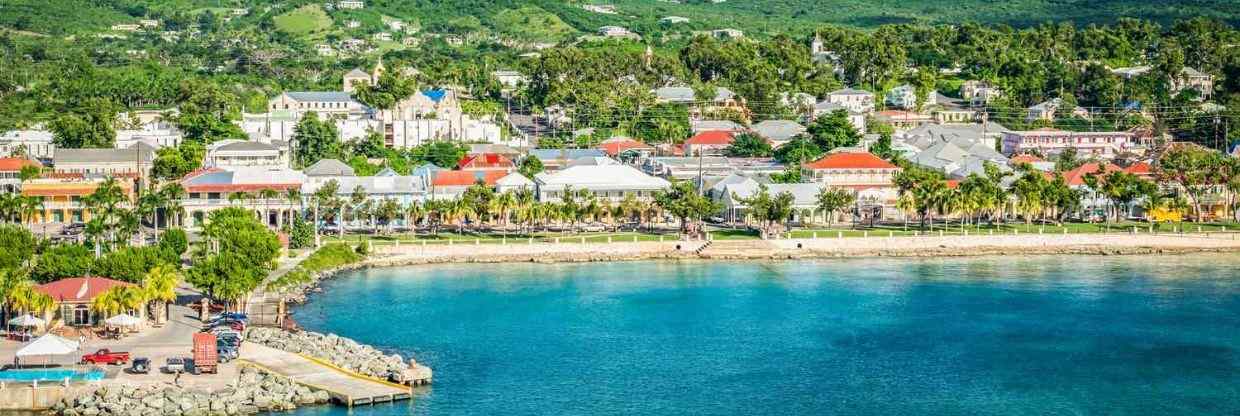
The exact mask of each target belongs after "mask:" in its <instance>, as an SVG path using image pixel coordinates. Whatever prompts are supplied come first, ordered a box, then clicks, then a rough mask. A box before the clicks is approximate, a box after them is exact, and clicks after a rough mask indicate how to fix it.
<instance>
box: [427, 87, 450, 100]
mask: <svg viewBox="0 0 1240 416" xmlns="http://www.w3.org/2000/svg"><path fill="white" fill-rule="evenodd" d="M422 95H425V96H426V98H430V99H431V101H434V102H436V103H438V102H439V100H442V99H443V97H444V96H445V95H448V92H447V91H444V90H442V89H434V90H426V91H422Z"/></svg>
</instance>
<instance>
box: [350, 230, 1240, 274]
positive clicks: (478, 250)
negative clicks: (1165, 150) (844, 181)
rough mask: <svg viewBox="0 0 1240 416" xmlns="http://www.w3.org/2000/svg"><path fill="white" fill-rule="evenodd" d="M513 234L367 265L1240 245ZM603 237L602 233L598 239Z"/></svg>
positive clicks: (1189, 237)
mask: <svg viewBox="0 0 1240 416" xmlns="http://www.w3.org/2000/svg"><path fill="white" fill-rule="evenodd" d="M581 241H582V240H580V239H572V238H564V239H561V241H560V242H559V243H554V242H551V243H548V242H530V241H529V240H516V239H512V240H508V241H505V242H502V243H494V242H492V243H490V244H487V243H482V242H481V241H478V242H474V243H470V242H458V243H454V244H442V243H441V244H420V243H416V242H411V243H393V242H383V243H380V242H373V243H372V244H373V250H374V252H375V253H376V255H375V256H372V257H371V258H370V259H369V260H367V261H366V262H365V263H364V264H365V265H370V266H396V265H406V264H426V263H454V262H462V263H475V262H548V263H549V262H577V261H623V260H644V259H680V260H693V259H788V258H815V257H841V256H859V257H875V256H893V257H927V256H945V257H955V256H974V255H1027V254H1175V253H1192V252H1231V251H1240V235H1238V234H1237V233H1232V232H1226V233H1223V232H1219V233H1201V234H1198V233H1184V234H1178V233H1157V234H1149V233H1140V232H1137V233H1111V234H1049V233H1042V234H1037V233H1023V234H1021V233H1017V234H987V233H982V234H972V235H942V236H939V235H935V234H929V235H922V236H915V237H914V236H908V237H901V236H887V235H884V234H879V233H875V234H867V235H865V236H855V237H845V236H843V234H842V233H821V234H819V235H817V238H814V237H813V236H811V238H791V239H776V240H725V239H719V240H712V241H709V242H704V241H672V240H666V241H662V242H659V241H645V242H642V241H639V242H631V241H630V242H623V241H612V242H610V243H607V242H590V241H587V242H584V243H583V242H581ZM595 241H597V240H595Z"/></svg>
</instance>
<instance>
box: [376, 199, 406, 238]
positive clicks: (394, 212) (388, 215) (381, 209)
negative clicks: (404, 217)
mask: <svg viewBox="0 0 1240 416" xmlns="http://www.w3.org/2000/svg"><path fill="white" fill-rule="evenodd" d="M401 212H402V210H401V209H400V204H399V203H397V202H396V200H395V199H391V198H384V199H383V202H380V203H379V206H378V207H376V208H375V217H376V218H379V219H380V220H382V221H383V223H384V225H385V227H384V228H385V229H386V232H387V233H388V234H391V233H392V228H394V227H395V225H396V218H399V217H400V215H401Z"/></svg>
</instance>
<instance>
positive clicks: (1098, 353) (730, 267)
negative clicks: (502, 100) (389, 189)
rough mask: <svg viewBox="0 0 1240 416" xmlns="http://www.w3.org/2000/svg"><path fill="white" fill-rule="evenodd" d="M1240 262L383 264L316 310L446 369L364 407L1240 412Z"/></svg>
mask: <svg viewBox="0 0 1240 416" xmlns="http://www.w3.org/2000/svg"><path fill="white" fill-rule="evenodd" d="M1237 260H1240V257H1234V256H1220V255H1196V256H1183V257H1160V256H1150V257H1028V258H999V257H994V258H976V259H947V260H943V259H926V260H919V259H860V260H829V261H828V260H824V261H803V262H784V263H756V262H755V263H705V262H701V263H699V262H692V263H661V262H637V263H610V264H609V263H590V264H563V265H535V264H503V265H445V266H428V267H411V268H396V269H376V270H368V271H361V272H356V273H352V274H349V275H346V276H343V277H341V278H339V279H336V280H333V281H330V282H328V283H326V285H325V289H326V291H325V294H323V295H319V296H316V297H315V298H313V299H312V300H311V302H310V303H309V304H307V305H304V306H301V307H299V308H297V309H296V310H295V311H294V315H295V317H296V319H297V320H298V322H299V323H301V324H303V325H304V326H306V327H308V328H309V329H312V330H317V331H327V332H335V333H339V334H342V335H345V336H349V337H353V338H356V339H358V340H359V341H362V342H366V343H370V344H373V345H375V346H377V347H380V348H382V349H384V350H387V351H389V352H398V353H401V354H402V355H405V356H410V355H411V356H413V357H416V358H417V359H418V360H419V361H421V362H424V363H426V364H428V365H430V366H431V367H432V368H433V369H434V370H435V384H434V385H433V386H431V387H428V388H423V389H419V390H418V391H417V397H416V399H415V400H414V401H412V402H405V403H400V404H395V405H384V406H379V407H373V408H371V407H359V408H355V409H354V410H353V414H356V415H400V414H431V415H498V414H504V415H544V414H555V415H565V414H567V415H630V414H640V415H683V414H693V415H737V414H746V415H792V414H842V415H897V414H909V415H911V414H933V415H1013V414H1018V415H1028V414H1056V415H1069V414H1071V415H1080V414H1095V415H1151V414H1154V415H1165V414H1193V415H1235V414H1240V354H1238V353H1237V351H1240V270H1238V269H1237V268H1236V267H1234V265H1235V264H1236V263H1237ZM345 413H346V412H345V410H344V409H343V408H339V407H318V408H312V409H305V410H300V411H299V414H306V415H309V414H325V415H327V414H330V415H336V414H341V415H343V414H345Z"/></svg>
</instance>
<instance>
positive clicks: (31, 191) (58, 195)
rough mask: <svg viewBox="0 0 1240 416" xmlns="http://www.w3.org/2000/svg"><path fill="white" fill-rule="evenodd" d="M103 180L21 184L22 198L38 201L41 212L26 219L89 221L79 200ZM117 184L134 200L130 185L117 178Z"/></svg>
mask: <svg viewBox="0 0 1240 416" xmlns="http://www.w3.org/2000/svg"><path fill="white" fill-rule="evenodd" d="M104 180H105V179H104V178H83V177H80V176H79V177H70V178H64V177H62V178H39V179H34V180H30V181H27V182H26V183H25V184H23V185H22V195H23V196H33V197H38V198H41V199H42V201H43V210H42V211H40V212H37V213H35V214H34V215H33V216H31V217H30V218H29V221H30V222H31V223H35V224H41V223H79V222H86V221H90V213H89V212H88V210H87V209H86V206H85V204H83V203H82V198H85V197H86V196H88V195H90V194H92V193H94V192H95V189H96V188H98V187H99V184H101V183H103V182H104ZM116 182H117V184H119V185H120V187H121V190H122V191H124V193H125V196H126V197H128V199H129V200H130V201H132V200H133V197H134V190H133V182H131V181H129V180H126V179H118V180H117V181H116Z"/></svg>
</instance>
